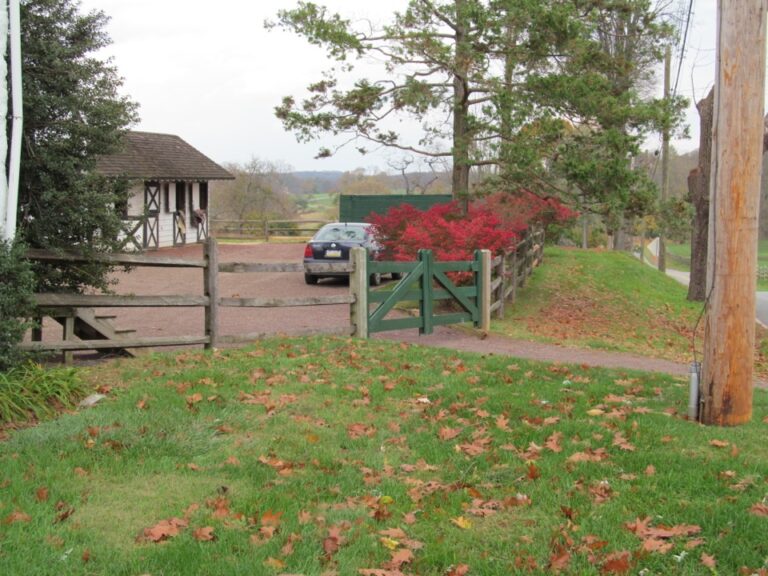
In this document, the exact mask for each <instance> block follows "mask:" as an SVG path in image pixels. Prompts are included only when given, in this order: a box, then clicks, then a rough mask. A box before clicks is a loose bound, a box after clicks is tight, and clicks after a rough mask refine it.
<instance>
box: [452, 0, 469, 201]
mask: <svg viewBox="0 0 768 576" xmlns="http://www.w3.org/2000/svg"><path fill="white" fill-rule="evenodd" d="M455 2H456V33H455V42H456V44H455V56H454V59H455V60H454V72H453V174H452V178H451V192H452V194H453V198H454V200H458V201H459V202H460V203H461V206H462V210H463V211H464V212H465V213H466V211H467V208H468V206H469V170H470V163H469V147H470V140H471V134H470V130H469V89H468V76H469V64H470V59H471V47H470V46H469V44H468V42H469V40H468V39H467V37H466V32H467V24H468V19H467V15H466V6H465V4H466V0H455Z"/></svg>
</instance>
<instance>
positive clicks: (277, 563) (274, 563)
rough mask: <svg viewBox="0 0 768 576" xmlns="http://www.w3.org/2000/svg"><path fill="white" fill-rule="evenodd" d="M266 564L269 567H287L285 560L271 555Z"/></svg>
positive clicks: (277, 568) (278, 568) (280, 568)
mask: <svg viewBox="0 0 768 576" xmlns="http://www.w3.org/2000/svg"><path fill="white" fill-rule="evenodd" d="M264 566H267V567H269V568H275V569H276V570H282V569H283V568H285V562H283V561H282V560H280V559H279V558H272V557H271V556H270V557H269V558H267V559H266V560H264Z"/></svg>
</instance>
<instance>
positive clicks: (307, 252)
mask: <svg viewBox="0 0 768 576" xmlns="http://www.w3.org/2000/svg"><path fill="white" fill-rule="evenodd" d="M304 258H312V244H307V247H306V248H304Z"/></svg>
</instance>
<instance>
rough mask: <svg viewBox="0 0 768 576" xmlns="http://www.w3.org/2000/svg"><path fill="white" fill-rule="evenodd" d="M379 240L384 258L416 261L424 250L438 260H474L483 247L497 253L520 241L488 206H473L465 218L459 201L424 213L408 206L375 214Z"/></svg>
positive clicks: (374, 222)
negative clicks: (419, 253)
mask: <svg viewBox="0 0 768 576" xmlns="http://www.w3.org/2000/svg"><path fill="white" fill-rule="evenodd" d="M369 221H370V222H371V223H372V224H373V225H374V235H375V237H376V241H377V242H378V243H379V244H381V246H382V248H383V249H384V258H385V259H392V260H400V261H403V260H415V259H416V257H417V255H418V252H419V250H420V249H422V248H428V249H431V250H432V252H433V253H434V255H435V259H436V260H441V261H449V260H472V258H473V257H474V251H475V250H476V249H479V248H482V249H487V250H490V251H491V252H493V253H494V254H498V253H500V252H504V251H506V250H509V249H511V248H512V247H513V246H514V245H515V242H516V241H517V239H518V235H517V234H515V232H514V231H512V230H511V229H510V228H509V227H508V226H505V225H504V224H503V222H502V221H501V220H500V219H499V218H498V217H497V216H496V215H495V214H494V213H493V212H492V211H491V210H490V209H489V208H487V207H486V206H483V205H477V204H473V205H471V206H470V207H469V211H468V213H467V214H466V215H462V213H461V209H460V207H459V205H458V203H456V202H450V203H448V204H436V205H435V206H432V208H430V209H429V210H426V211H423V212H422V211H421V210H418V209H416V208H414V207H413V206H411V205H409V204H401V205H400V206H397V207H395V208H391V209H390V210H389V211H388V212H387V213H386V214H383V215H380V214H372V215H371V216H370V217H369Z"/></svg>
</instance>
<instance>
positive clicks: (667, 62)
mask: <svg viewBox="0 0 768 576" xmlns="http://www.w3.org/2000/svg"><path fill="white" fill-rule="evenodd" d="M671 70H672V50H671V48H670V47H669V46H667V50H666V52H665V53H664V104H665V105H666V106H667V107H669V97H670V92H671V84H672V82H671V78H670V77H671V75H672V74H671ZM667 109H669V108H667ZM667 200H669V122H668V121H667V120H666V119H665V120H664V129H663V131H662V133H661V206H662V207H664V205H665V204H666V202H667ZM658 262H659V270H661V271H662V272H666V270H667V243H666V240H665V238H664V225H663V223H662V226H661V228H660V230H659V261H658Z"/></svg>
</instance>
